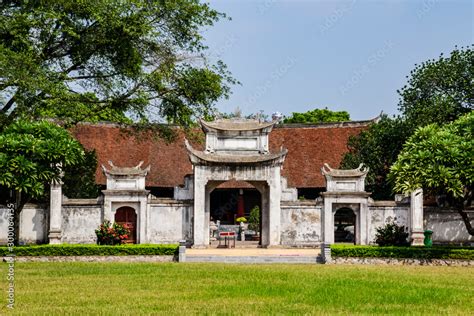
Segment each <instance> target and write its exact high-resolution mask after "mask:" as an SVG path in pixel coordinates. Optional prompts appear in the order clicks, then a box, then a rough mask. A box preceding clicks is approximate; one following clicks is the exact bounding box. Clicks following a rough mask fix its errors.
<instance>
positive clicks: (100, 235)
mask: <svg viewBox="0 0 474 316" xmlns="http://www.w3.org/2000/svg"><path fill="white" fill-rule="evenodd" d="M95 234H96V235H97V244H99V245H121V244H123V241H124V240H125V239H127V238H128V235H129V234H130V230H129V229H128V227H126V225H121V224H117V223H113V224H111V223H110V221H107V220H106V221H104V222H103V223H102V224H101V225H100V226H99V228H98V229H96V230H95Z"/></svg>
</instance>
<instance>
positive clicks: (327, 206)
mask: <svg viewBox="0 0 474 316" xmlns="http://www.w3.org/2000/svg"><path fill="white" fill-rule="evenodd" d="M322 217H323V222H322V227H323V241H324V243H327V244H333V243H334V216H333V214H332V199H331V198H329V197H324V208H323V216H322Z"/></svg>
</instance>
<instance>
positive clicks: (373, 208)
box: [369, 201, 410, 244]
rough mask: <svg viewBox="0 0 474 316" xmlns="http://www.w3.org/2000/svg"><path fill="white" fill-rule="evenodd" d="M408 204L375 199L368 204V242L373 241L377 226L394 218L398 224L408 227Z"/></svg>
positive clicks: (372, 242) (371, 242)
mask: <svg viewBox="0 0 474 316" xmlns="http://www.w3.org/2000/svg"><path fill="white" fill-rule="evenodd" d="M409 212H410V205H408V204H398V203H395V202H394V201H376V202H374V203H372V204H371V205H369V241H370V242H369V243H370V244H374V243H375V233H376V229H377V228H378V227H382V226H384V225H385V224H386V223H387V222H389V221H392V220H396V222H397V224H398V225H403V226H406V227H408V226H409V225H410V223H409V214H410V213H409Z"/></svg>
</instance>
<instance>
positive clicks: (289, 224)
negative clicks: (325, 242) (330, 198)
mask: <svg viewBox="0 0 474 316" xmlns="http://www.w3.org/2000/svg"><path fill="white" fill-rule="evenodd" d="M321 211H322V206H321V205H316V202H315V201H293V202H284V203H282V205H281V244H282V245H286V246H311V245H319V244H320V242H321V241H322V233H321Z"/></svg>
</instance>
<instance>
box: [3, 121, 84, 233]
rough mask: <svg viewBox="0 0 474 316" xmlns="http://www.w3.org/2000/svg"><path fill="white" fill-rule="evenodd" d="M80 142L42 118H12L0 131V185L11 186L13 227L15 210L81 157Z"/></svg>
mask: <svg viewBox="0 0 474 316" xmlns="http://www.w3.org/2000/svg"><path fill="white" fill-rule="evenodd" d="M83 157H84V152H83V148H82V146H81V144H80V143H79V142H78V141H76V140H75V139H74V138H72V136H71V135H70V134H69V133H68V132H67V131H66V130H65V129H63V128H61V127H59V126H57V125H55V124H52V123H49V122H46V121H41V122H34V123H31V122H27V121H22V120H19V121H16V122H14V123H13V124H10V125H9V126H8V127H7V128H5V129H4V130H3V132H2V133H1V134H0V170H1V171H0V189H1V190H5V189H7V190H11V191H12V192H13V193H14V196H13V199H12V200H13V201H12V202H15V214H14V221H15V228H16V229H15V230H16V232H17V233H16V234H15V236H16V238H18V237H19V234H18V227H19V225H18V222H19V214H20V213H21V211H22V210H23V207H24V205H25V204H26V203H28V202H29V201H30V200H31V199H32V198H40V197H42V196H43V195H44V194H45V190H46V188H48V187H49V184H50V183H51V181H60V178H61V173H62V170H61V168H63V167H64V168H68V167H70V166H74V165H76V164H78V163H80V162H81V161H82V159H83Z"/></svg>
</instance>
